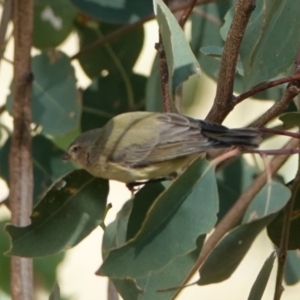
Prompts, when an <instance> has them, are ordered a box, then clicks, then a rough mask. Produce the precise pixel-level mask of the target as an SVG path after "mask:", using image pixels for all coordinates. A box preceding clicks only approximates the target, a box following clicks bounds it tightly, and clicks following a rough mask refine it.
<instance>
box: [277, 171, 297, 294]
mask: <svg viewBox="0 0 300 300" xmlns="http://www.w3.org/2000/svg"><path fill="white" fill-rule="evenodd" d="M299 180H300V173H299V170H298V172H297V175H296V177H295V180H294V183H293V185H292V187H291V191H292V197H291V199H290V201H289V202H288V203H287V205H286V207H285V209H284V219H283V226H282V233H281V241H280V247H279V253H278V268H277V276H276V284H275V293H274V300H280V298H281V295H282V292H283V290H284V288H283V286H282V281H283V274H284V267H285V261H286V257H287V251H288V243H289V233H290V226H291V217H292V212H293V208H294V204H295V201H296V195H297V191H298V190H299V187H300V183H299Z"/></svg>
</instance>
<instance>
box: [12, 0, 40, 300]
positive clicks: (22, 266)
mask: <svg viewBox="0 0 300 300" xmlns="http://www.w3.org/2000/svg"><path fill="white" fill-rule="evenodd" d="M33 2H34V1H33V0H27V1H20V0H13V23H14V42H15V50H14V81H13V113H12V114H13V119H14V120H13V122H14V131H13V134H12V142H11V148H10V154H9V172H10V173H9V181H10V195H9V203H10V209H11V214H12V219H11V222H12V223H13V224H14V225H17V226H26V225H28V224H29V223H30V219H29V216H30V214H31V211H32V192H33V170H32V169H33V167H32V153H31V130H30V124H31V88H32V79H33V76H32V73H31V56H30V51H31V42H32V31H33ZM11 294H12V299H13V300H31V299H33V298H34V297H33V274H32V259H29V258H22V257H17V256H13V257H12V258H11Z"/></svg>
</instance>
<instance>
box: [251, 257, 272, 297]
mask: <svg viewBox="0 0 300 300" xmlns="http://www.w3.org/2000/svg"><path fill="white" fill-rule="evenodd" d="M275 258H276V253H275V252H272V253H271V254H270V256H269V257H268V258H267V260H266V261H265V263H264V265H263V266H262V268H261V270H260V272H259V274H258V276H257V278H256V280H255V282H254V284H253V286H252V288H251V291H250V294H249V297H248V300H257V299H262V296H263V294H264V291H265V288H266V286H267V283H268V281H269V278H270V275H271V271H272V269H273V265H274V261H275Z"/></svg>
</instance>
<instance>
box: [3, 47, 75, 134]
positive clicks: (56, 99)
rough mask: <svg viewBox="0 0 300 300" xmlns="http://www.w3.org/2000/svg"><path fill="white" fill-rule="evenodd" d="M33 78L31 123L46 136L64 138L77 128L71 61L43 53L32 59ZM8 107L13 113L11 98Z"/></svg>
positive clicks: (63, 57) (63, 56) (57, 55)
mask: <svg viewBox="0 0 300 300" xmlns="http://www.w3.org/2000/svg"><path fill="white" fill-rule="evenodd" d="M32 72H33V74H34V81H33V95H32V120H33V122H34V123H36V124H38V125H41V126H42V133H43V134H50V135H64V134H66V133H68V132H70V131H72V130H74V129H75V128H77V127H78V123H79V115H80V104H79V102H78V99H77V89H76V79H75V73H74V69H73V67H72V66H71V61H70V58H69V57H68V56H67V55H65V54H64V53H62V52H58V51H51V52H42V53H41V54H39V55H36V56H34V57H33V59H32ZM6 106H7V109H8V111H9V112H10V113H11V112H12V94H10V95H9V96H8V97H7V102H6Z"/></svg>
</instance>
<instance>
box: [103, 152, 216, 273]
mask: <svg viewBox="0 0 300 300" xmlns="http://www.w3.org/2000/svg"><path fill="white" fill-rule="evenodd" d="M217 203H218V195H217V187H216V181H215V175H214V168H213V167H211V166H210V165H209V164H208V163H206V162H205V161H204V160H203V159H201V158H198V159H197V160H196V161H195V162H194V163H193V164H192V165H191V166H190V167H189V168H188V169H187V170H186V171H185V172H184V173H183V174H182V175H181V176H180V177H179V178H178V179H177V180H175V181H174V182H173V183H172V184H171V185H170V186H169V188H168V189H167V190H165V192H163V193H162V194H160V196H159V197H158V198H156V200H155V202H154V203H153V204H152V206H151V208H149V210H148V212H147V216H146V218H145V219H144V221H143V224H142V227H141V228H140V230H139V231H138V232H137V233H136V234H135V236H134V238H133V239H130V240H129V241H128V242H127V243H125V244H124V245H123V246H121V247H118V248H116V249H112V250H111V251H110V252H109V254H108V256H107V257H106V259H105V260H104V262H103V264H102V266H101V267H100V269H99V271H98V274H101V275H105V276H109V277H114V278H115V277H117V278H122V277H133V278H135V277H140V276H145V275H146V274H148V273H149V272H156V271H158V270H159V269H161V268H163V267H164V266H166V265H167V264H168V263H170V262H171V261H172V260H174V259H175V258H176V257H179V256H182V255H185V254H186V253H189V252H192V251H194V250H195V249H196V240H197V239H198V237H199V236H200V235H203V234H205V233H207V232H209V231H210V230H211V228H212V227H213V226H214V224H215V222H216V213H217V210H218V204H217ZM191 220H193V222H191ZM131 236H132V235H131ZM178 236H180V243H178ZM120 264H121V265H122V268H120Z"/></svg>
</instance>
